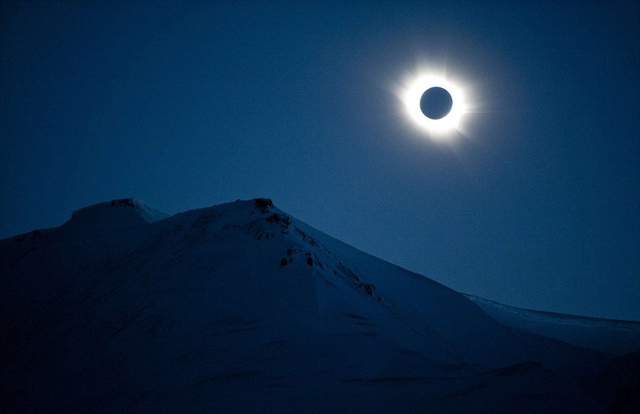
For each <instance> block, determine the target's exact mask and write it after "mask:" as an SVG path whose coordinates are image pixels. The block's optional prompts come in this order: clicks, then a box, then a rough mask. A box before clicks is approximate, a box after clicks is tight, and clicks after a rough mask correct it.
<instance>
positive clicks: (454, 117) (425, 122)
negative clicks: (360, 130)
mask: <svg viewBox="0 0 640 414" xmlns="http://www.w3.org/2000/svg"><path fill="white" fill-rule="evenodd" d="M433 87H441V88H444V89H446V90H447V91H448V92H449V94H450V95H451V98H452V99H453V106H452V107H451V111H450V112H449V113H448V114H447V115H446V116H445V117H443V118H441V119H430V118H427V117H426V116H425V115H424V114H423V113H422V110H421V109H420V98H421V97H422V94H423V93H424V92H425V91H426V90H427V89H430V88H433ZM400 97H401V99H402V100H403V103H404V109H405V112H406V115H407V116H408V117H409V119H410V120H411V121H412V122H413V123H414V125H416V126H417V127H418V128H419V129H421V130H423V131H424V132H427V133H428V134H429V135H430V136H432V137H435V138H445V137H447V136H449V135H450V134H453V133H455V132H459V131H460V130H461V127H462V118H463V117H464V115H465V113H466V112H467V107H466V106H467V105H466V103H465V99H464V93H463V91H462V88H460V87H459V86H458V85H456V84H455V83H454V82H452V81H451V80H448V79H447V78H446V77H444V76H436V75H424V74H423V75H419V76H417V77H415V78H414V79H413V80H411V81H409V82H408V84H407V86H406V87H405V88H404V89H403V90H402V91H401V93H400Z"/></svg>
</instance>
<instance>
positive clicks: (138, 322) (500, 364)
mask: <svg viewBox="0 0 640 414" xmlns="http://www.w3.org/2000/svg"><path fill="white" fill-rule="evenodd" d="M0 316H1V318H0V328H1V331H2V332H3V335H1V336H0V347H1V348H2V350H3V352H2V353H0V367H1V376H0V387H1V388H2V390H4V391H3V392H4V395H5V398H4V399H3V400H2V401H1V402H0V404H2V406H0V408H4V410H3V411H5V412H16V411H22V412H42V411H47V412H58V411H60V412H72V413H73V412H105V413H106V412H154V413H155V412H210V411H213V412H239V413H245V412H268V411H278V412H292V413H293V412H345V411H348V412H354V413H359V412H363V413H364V412H367V413H375V412H380V413H387V412H402V413H405V412H416V411H431V412H468V411H474V412H516V411H517V412H563V413H564V412H605V411H604V409H603V408H602V406H600V405H599V404H598V403H596V402H595V400H594V398H597V395H589V394H588V392H587V391H585V388H583V385H584V384H586V383H587V382H589V381H591V380H593V379H594V378H595V375H596V373H597V371H598V370H599V369H600V368H601V367H604V365H605V363H606V360H607V358H606V357H605V356H604V355H603V354H600V353H598V352H595V351H590V350H587V349H583V348H578V347H574V346H571V345H568V344H564V343H561V342H558V341H554V340H551V339H547V338H544V337H540V336H534V335H531V334H527V333H522V332H514V331H512V330H511V329H508V328H506V327H504V326H503V325H501V324H499V323H497V322H496V321H495V320H494V319H492V318H491V317H489V316H488V315H487V314H486V313H485V312H483V311H482V310H481V309H480V308H479V307H477V306H476V305H475V304H474V303H473V302H472V301H470V300H468V299H467V298H465V297H464V296H463V295H460V294H458V293H456V292H454V291H453V290H451V289H448V288H446V287H444V286H442V285H440V284H438V283H436V282H434V281H432V280H430V279H427V278H425V277H423V276H420V275H417V274H414V273H411V272H408V271H406V270H404V269H401V268H399V267H396V266H393V265H391V264H389V263H387V262H384V261H382V260H380V259H377V258H375V257H372V256H370V255H367V254H365V253H363V252H360V251H358V250H356V249H354V248H352V247H350V246H348V245H346V244H343V243H341V242H339V241H337V240H335V239H333V238H331V237H329V236H327V235H325V234H323V233H321V232H319V231H317V230H315V229H312V228H310V227H309V226H307V225H305V224H304V223H302V222H300V221H298V220H296V219H294V218H292V217H290V216H289V215H287V214H286V213H284V212H282V211H280V210H278V209H277V208H275V207H274V206H273V205H272V203H271V201H270V200H266V199H255V200H251V201H237V202H235V203H229V204H224V205H220V206H214V207H211V208H205V209H200V210H193V211H188V212H185V213H180V214H176V215H175V216H172V217H166V218H163V215H161V214H160V213H153V212H152V210H150V209H149V208H148V207H146V206H144V205H143V204H142V203H140V202H136V201H134V200H129V199H127V200H116V201H114V202H110V203H102V204H99V205H96V206H91V207H88V208H86V209H82V210H79V211H78V212H76V213H74V216H73V217H72V219H71V220H70V221H69V222H67V223H65V224H64V225H62V226H61V227H58V228H54V229H49V230H45V231H38V232H32V233H28V234H25V235H21V236H17V237H14V238H10V239H5V240H1V241H0ZM614 391H615V390H614ZM609 395H611V393H609Z"/></svg>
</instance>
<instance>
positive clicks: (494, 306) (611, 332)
mask: <svg viewBox="0 0 640 414" xmlns="http://www.w3.org/2000/svg"><path fill="white" fill-rule="evenodd" d="M465 296H466V297H467V298H469V299H471V300H472V301H473V302H474V303H476V304H477V305H478V306H480V307H481V308H482V309H483V310H484V311H485V312H487V313H488V314H489V315H490V316H491V317H493V318H494V319H495V320H496V321H498V322H500V323H501V324H503V325H505V326H507V327H510V328H513V329H518V330H520V331H524V332H529V333H532V334H535V335H542V336H546V337H549V338H554V339H557V340H560V341H564V342H567V343H570V344H574V345H578V346H582V347H586V348H592V349H596V350H599V351H602V352H606V353H610V354H613V355H623V354H629V353H632V352H638V351H640V322H633V321H620V320H612V319H599V318H588V317H583V316H574V315H565V314H559V313H553V312H540V311H534V310H529V309H519V308H514V307H511V306H507V305H503V304H501V303H497V302H493V301H490V300H487V299H483V298H479V297H477V296H473V295H465Z"/></svg>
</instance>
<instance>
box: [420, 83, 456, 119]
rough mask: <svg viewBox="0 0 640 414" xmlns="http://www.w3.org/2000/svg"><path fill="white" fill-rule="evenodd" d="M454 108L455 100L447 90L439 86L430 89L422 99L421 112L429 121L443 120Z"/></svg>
mask: <svg viewBox="0 0 640 414" xmlns="http://www.w3.org/2000/svg"><path fill="white" fill-rule="evenodd" d="M451 107H453V98H451V94H450V93H449V92H447V90H446V89H444V88H441V87H439V86H434V87H433V88H429V89H427V90H426V91H424V93H423V94H422V98H420V110H421V111H422V113H423V114H424V116H426V117H427V118H429V119H442V118H444V117H445V116H447V114H448V113H449V112H451Z"/></svg>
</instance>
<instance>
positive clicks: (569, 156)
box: [0, 1, 640, 320]
mask: <svg viewBox="0 0 640 414" xmlns="http://www.w3.org/2000/svg"><path fill="white" fill-rule="evenodd" d="M0 13H1V14H0V59H1V61H0V200H1V201H0V237H9V236H11V235H14V234H18V233H22V232H27V231H30V230H32V229H34V228H45V227H53V226H57V225H60V224H62V223H63V222H64V221H66V220H67V219H68V218H69V217H70V215H71V212H72V211H73V210H75V209H78V208H81V207H84V206H87V205H90V204H93V203H97V202H101V201H106V200H110V199H113V198H121V197H135V198H139V199H142V200H144V201H145V202H146V203H147V204H149V205H151V206H152V207H154V208H156V209H158V210H162V211H165V212H167V213H177V212H180V211H184V210H189V209H193V208H200V207H207V206H210V205H213V204H220V203H223V202H228V201H233V200H235V199H237V198H244V199H246V198H253V197H270V198H272V199H273V200H274V202H275V204H276V205H277V206H278V207H280V208H281V209H283V210H285V211H287V212H289V213H290V214H292V215H294V216H296V217H298V218H300V219H302V220H304V221H306V222H307V223H309V224H310V225H312V226H314V227H316V228H318V229H320V230H322V231H324V232H326V233H328V234H330V235H332V236H334V237H336V238H339V239H341V240H343V241H345V242H347V243H350V244H352V245H354V246H356V247H358V248H360V249H362V250H364V251H366V252H369V253H371V254H373V255H376V256H379V257H381V258H383V259H386V260H389V261H391V262H393V263H396V264H398V265H400V266H403V267H406V268H408V269H410V270H413V271H416V272H419V273H422V274H424V275H426V276H428V277H430V278H432V279H435V280H437V281H439V282H442V283H444V284H446V285H448V286H450V287H452V288H454V289H456V290H459V291H462V292H465V293H471V294H476V295H479V296H483V297H486V298H489V299H493V300H497V301H500V302H503V303H507V304H511V305H514V306H519V307H528V308H535V309H540V310H549V311H556V312H567V313H574V314H581V315H589V316H600V317H610V318H621V319H635V320H640V305H639V304H638V303H639V299H640V143H639V137H640V103H639V101H638V97H639V96H640V3H639V2H634V1H630V2H615V1H607V2H569V1H563V2H559V1H548V2H545V1H540V2H535V1H530V2H520V1H518V2H511V1H504V2H482V1H471V2H461V3H459V2H454V1H446V2H429V1H421V2H379V3H376V2H370V1H363V2H351V3H348V4H343V2H316V3H314V2H280V3H270V2H250V3H244V2H215V3H214V2H195V1H193V2H191V1H182V2H160V1H153V2H152V1H148V2H130V1H126V2H112V1H108V2H107V1H105V2H99V1H91V2H84V3H80V2H51V1H44V2H9V1H3V2H1V3H0ZM424 68H446V70H447V74H448V75H453V76H455V78H456V79H457V80H458V81H460V82H462V83H463V84H464V85H465V91H466V92H467V93H468V99H469V100H471V101H472V103H473V105H474V113H472V114H468V115H467V116H466V118H464V135H463V136H462V135H461V136H457V137H455V139H453V140H450V141H447V142H446V143H443V142H442V141H439V142H434V141H432V140H430V139H428V138H427V137H425V136H424V135H422V134H419V133H417V132H416V130H415V129H414V128H412V127H411V125H410V122H409V121H408V120H407V118H406V117H405V116H404V113H403V111H402V103H401V102H400V101H399V100H398V97H397V96H396V93H397V90H398V86H399V85H401V84H402V83H403V82H405V81H406V80H407V79H408V78H410V77H411V76H412V74H414V73H415V72H416V70H420V69H424Z"/></svg>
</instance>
